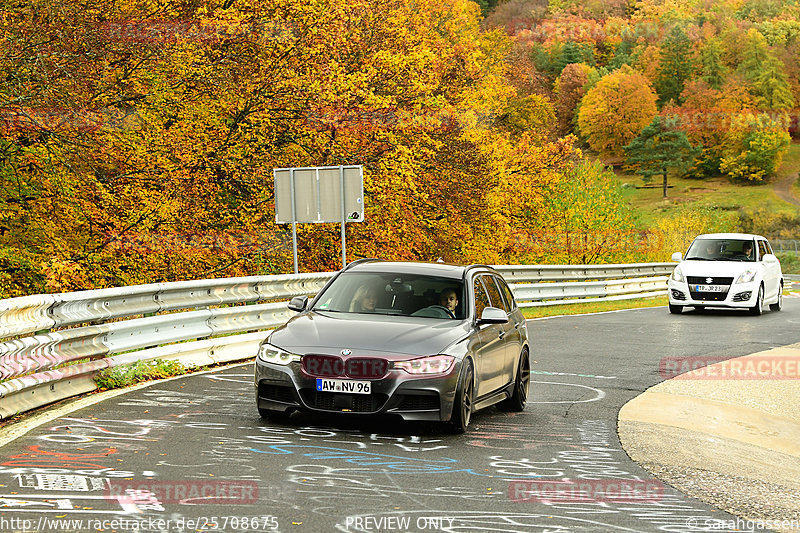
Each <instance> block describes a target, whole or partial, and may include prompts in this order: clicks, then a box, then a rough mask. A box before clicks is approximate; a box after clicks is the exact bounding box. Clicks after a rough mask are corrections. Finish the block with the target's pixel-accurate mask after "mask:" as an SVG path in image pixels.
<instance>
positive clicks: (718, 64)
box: [700, 39, 727, 90]
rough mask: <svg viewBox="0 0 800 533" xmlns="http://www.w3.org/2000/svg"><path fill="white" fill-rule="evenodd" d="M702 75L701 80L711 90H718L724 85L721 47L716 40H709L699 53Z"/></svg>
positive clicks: (724, 69)
mask: <svg viewBox="0 0 800 533" xmlns="http://www.w3.org/2000/svg"><path fill="white" fill-rule="evenodd" d="M700 61H701V63H702V72H703V75H702V77H701V79H702V80H703V81H705V82H706V83H707V84H708V86H709V87H711V88H712V89H716V90H719V89H720V88H721V87H722V84H723V83H725V71H726V70H727V69H726V68H725V64H724V63H723V62H722V46H721V45H720V43H719V41H718V40H717V39H711V40H709V41H708V42H707V43H706V45H705V46H704V47H703V49H702V50H701V52H700Z"/></svg>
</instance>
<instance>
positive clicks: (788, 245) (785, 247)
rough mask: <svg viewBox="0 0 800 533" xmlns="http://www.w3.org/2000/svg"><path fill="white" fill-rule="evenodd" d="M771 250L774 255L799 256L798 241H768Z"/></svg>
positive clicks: (799, 244) (799, 243)
mask: <svg viewBox="0 0 800 533" xmlns="http://www.w3.org/2000/svg"><path fill="white" fill-rule="evenodd" d="M769 242H770V244H771V245H772V250H773V251H775V252H776V253H779V254H780V253H795V254H800V241H798V240H792V239H770V241H769Z"/></svg>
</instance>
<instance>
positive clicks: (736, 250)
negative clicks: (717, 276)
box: [686, 239, 756, 261]
mask: <svg viewBox="0 0 800 533" xmlns="http://www.w3.org/2000/svg"><path fill="white" fill-rule="evenodd" d="M686 260H687V261H692V260H694V261H755V260H756V247H755V243H754V242H753V240H752V239H696V240H695V241H694V242H693V243H692V245H691V246H689V250H688V251H687V252H686Z"/></svg>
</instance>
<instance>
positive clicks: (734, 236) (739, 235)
mask: <svg viewBox="0 0 800 533" xmlns="http://www.w3.org/2000/svg"><path fill="white" fill-rule="evenodd" d="M695 238H697V239H766V237H763V236H761V235H756V234H754V233H706V234H704V235H698V236H697V237H695Z"/></svg>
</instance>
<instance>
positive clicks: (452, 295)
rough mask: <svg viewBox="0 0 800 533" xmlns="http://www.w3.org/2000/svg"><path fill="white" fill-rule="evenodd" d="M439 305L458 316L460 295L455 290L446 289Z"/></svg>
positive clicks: (440, 297)
mask: <svg viewBox="0 0 800 533" xmlns="http://www.w3.org/2000/svg"><path fill="white" fill-rule="evenodd" d="M439 305H441V306H442V307H445V308H447V310H448V311H450V312H451V313H453V315H455V314H456V306H457V305H458V295H457V294H456V291H455V290H454V289H445V290H443V291H442V294H441V295H440V296H439Z"/></svg>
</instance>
